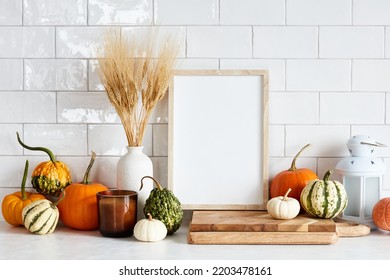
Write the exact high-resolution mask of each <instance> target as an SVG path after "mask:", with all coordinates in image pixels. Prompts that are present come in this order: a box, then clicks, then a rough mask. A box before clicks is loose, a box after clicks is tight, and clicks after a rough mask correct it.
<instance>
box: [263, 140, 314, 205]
mask: <svg viewBox="0 0 390 280" xmlns="http://www.w3.org/2000/svg"><path fill="white" fill-rule="evenodd" d="M308 147H310V144H307V145H306V146H304V147H303V148H302V149H301V150H300V151H299V152H298V153H297V154H296V155H295V157H294V159H293V161H292V162H291V167H290V168H289V169H287V170H284V171H282V172H280V173H278V174H277V175H276V176H275V177H274V178H273V179H272V182H271V186H270V193H269V194H270V198H274V197H278V196H284V194H285V193H286V192H287V191H288V189H290V188H291V192H290V194H289V197H292V198H295V199H296V200H298V201H299V199H300V197H301V192H302V190H303V188H304V187H305V186H306V185H307V184H308V183H309V181H311V180H314V179H318V177H317V174H316V173H314V172H313V171H311V170H310V169H308V168H297V167H296V164H295V163H296V161H297V159H298V157H299V156H300V155H301V153H302V152H303V151H304V150H305V149H307V148H308Z"/></svg>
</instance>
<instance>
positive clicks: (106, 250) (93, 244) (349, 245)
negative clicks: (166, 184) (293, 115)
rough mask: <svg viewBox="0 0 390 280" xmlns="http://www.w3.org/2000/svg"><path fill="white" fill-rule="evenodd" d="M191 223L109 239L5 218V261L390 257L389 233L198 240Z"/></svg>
mask: <svg viewBox="0 0 390 280" xmlns="http://www.w3.org/2000/svg"><path fill="white" fill-rule="evenodd" d="M187 231H188V223H184V224H183V226H182V227H181V228H180V229H179V231H178V232H176V233H175V234H174V235H172V236H168V237H166V238H165V239H164V240H162V241H160V242H156V243H146V242H140V241H137V240H136V239H135V238H134V237H128V238H107V237H103V236H102V235H100V233H99V231H76V230H71V229H68V228H65V227H63V226H61V225H59V226H58V227H57V229H56V231H55V232H54V233H52V234H50V235H43V236H41V235H34V234H30V233H29V232H28V231H27V230H26V229H25V228H24V227H12V226H10V225H8V224H7V223H5V222H0V244H1V245H0V246H1V247H0V248H1V250H0V260H30V259H35V260H110V259H112V260H114V259H117V260H153V259H160V260H205V259H208V260H244V259H246V260H390V233H387V232H383V231H378V230H376V231H372V232H371V234H370V235H368V236H364V237H350V238H339V240H338V241H337V242H336V243H335V244H331V245H193V244H188V243H187V236H186V235H187Z"/></svg>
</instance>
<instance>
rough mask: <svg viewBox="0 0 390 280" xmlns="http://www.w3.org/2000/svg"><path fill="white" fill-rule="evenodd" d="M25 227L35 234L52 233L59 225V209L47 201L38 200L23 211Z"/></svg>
mask: <svg viewBox="0 0 390 280" xmlns="http://www.w3.org/2000/svg"><path fill="white" fill-rule="evenodd" d="M22 216H23V223H24V226H25V227H26V228H27V229H28V230H29V231H30V232H32V233H35V234H48V233H52V232H53V231H54V230H55V228H56V226H57V223H58V218H59V211H58V208H57V207H56V206H55V205H54V204H53V203H52V202H51V201H50V200H47V199H41V200H36V201H34V202H32V203H30V204H29V205H27V206H26V207H24V208H23V211H22Z"/></svg>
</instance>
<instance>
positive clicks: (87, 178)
mask: <svg viewBox="0 0 390 280" xmlns="http://www.w3.org/2000/svg"><path fill="white" fill-rule="evenodd" d="M95 159H96V153H95V152H94V151H92V156H91V160H90V161H89V165H88V167H87V170H86V171H85V174H84V178H83V181H82V182H81V184H84V185H88V184H90V183H91V180H90V179H89V173H90V172H91V169H92V166H93V164H94V162H95Z"/></svg>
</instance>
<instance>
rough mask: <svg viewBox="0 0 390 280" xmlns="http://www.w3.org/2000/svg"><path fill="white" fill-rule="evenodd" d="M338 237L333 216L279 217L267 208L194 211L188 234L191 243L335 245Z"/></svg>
mask: <svg viewBox="0 0 390 280" xmlns="http://www.w3.org/2000/svg"><path fill="white" fill-rule="evenodd" d="M343 225H344V226H345V224H343ZM343 229H344V231H343V233H344V236H347V234H346V231H345V228H343ZM355 233H356V231H355ZM355 236H357V235H355ZM338 238H339V234H338V232H337V223H335V222H334V221H332V220H330V219H317V218H314V217H311V216H309V215H299V216H298V217H296V218H294V219H292V220H277V219H274V218H272V217H271V216H270V215H269V214H268V213H267V212H266V211H194V212H193V216H192V220H191V223H190V227H189V231H188V235H187V240H188V243H190V244H333V243H335V242H336V241H337V240H338Z"/></svg>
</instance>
